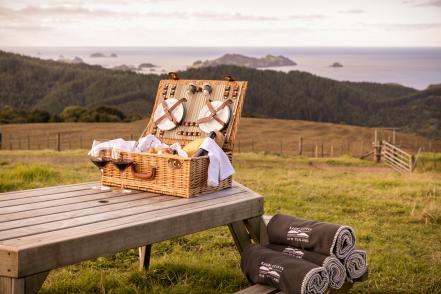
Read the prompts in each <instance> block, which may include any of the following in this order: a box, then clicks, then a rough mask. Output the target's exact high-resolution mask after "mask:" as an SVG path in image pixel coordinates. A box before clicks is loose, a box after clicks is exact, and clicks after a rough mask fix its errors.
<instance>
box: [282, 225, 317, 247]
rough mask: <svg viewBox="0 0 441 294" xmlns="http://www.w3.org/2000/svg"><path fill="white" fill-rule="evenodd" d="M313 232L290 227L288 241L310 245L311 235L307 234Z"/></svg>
mask: <svg viewBox="0 0 441 294" xmlns="http://www.w3.org/2000/svg"><path fill="white" fill-rule="evenodd" d="M311 230H312V229H311V228H299V227H289V230H288V233H287V234H286V240H288V241H296V242H303V243H309V235H308V234H307V233H306V232H311Z"/></svg>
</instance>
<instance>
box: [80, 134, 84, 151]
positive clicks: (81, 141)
mask: <svg viewBox="0 0 441 294" xmlns="http://www.w3.org/2000/svg"><path fill="white" fill-rule="evenodd" d="M80 149H83V136H82V135H80Z"/></svg>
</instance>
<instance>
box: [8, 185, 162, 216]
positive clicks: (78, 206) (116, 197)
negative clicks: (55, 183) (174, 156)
mask: <svg viewBox="0 0 441 294" xmlns="http://www.w3.org/2000/svg"><path fill="white" fill-rule="evenodd" d="M106 193H107V195H108V197H106V198H104V199H101V200H105V201H109V202H108V203H100V202H98V201H99V200H98V201H95V200H93V201H86V202H80V203H74V204H67V205H63V206H54V207H43V208H38V209H33V210H25V211H20V212H12V213H6V214H1V209H0V223H3V222H8V221H14V220H22V219H26V218H33V217H40V216H46V215H51V214H58V213H64V212H70V211H75V210H82V209H88V208H94V207H102V206H105V205H109V204H113V203H124V202H128V201H131V200H133V199H139V198H144V197H158V196H159V195H158V194H154V193H147V192H145V193H142V194H140V193H139V192H137V193H130V194H126V195H120V194H119V193H117V194H114V193H112V192H106ZM122 196H124V197H122Z"/></svg>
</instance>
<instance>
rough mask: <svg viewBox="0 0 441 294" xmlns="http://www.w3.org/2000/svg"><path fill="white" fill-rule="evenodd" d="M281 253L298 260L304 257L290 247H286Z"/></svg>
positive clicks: (300, 252)
mask: <svg viewBox="0 0 441 294" xmlns="http://www.w3.org/2000/svg"><path fill="white" fill-rule="evenodd" d="M282 252H283V253H284V254H286V255H289V256H293V257H295V258H298V259H302V258H303V255H304V253H303V252H302V251H300V250H298V249H295V248H291V247H286V248H285V249H283V251H282Z"/></svg>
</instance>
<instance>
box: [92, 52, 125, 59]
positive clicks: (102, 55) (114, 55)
mask: <svg viewBox="0 0 441 294" xmlns="http://www.w3.org/2000/svg"><path fill="white" fill-rule="evenodd" d="M90 57H92V58H99V57H112V58H116V57H118V55H116V53H111V54H110V55H109V56H107V55H106V54H104V53H101V52H95V53H92V54H90Z"/></svg>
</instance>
